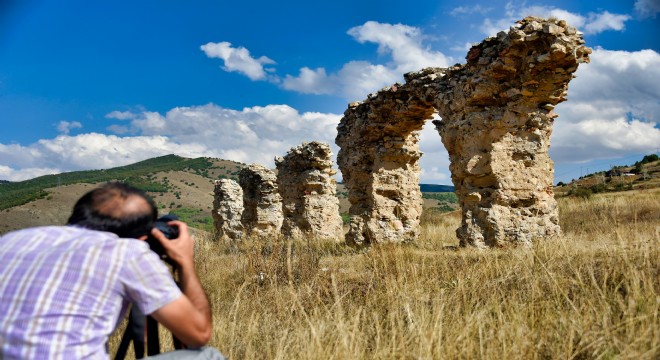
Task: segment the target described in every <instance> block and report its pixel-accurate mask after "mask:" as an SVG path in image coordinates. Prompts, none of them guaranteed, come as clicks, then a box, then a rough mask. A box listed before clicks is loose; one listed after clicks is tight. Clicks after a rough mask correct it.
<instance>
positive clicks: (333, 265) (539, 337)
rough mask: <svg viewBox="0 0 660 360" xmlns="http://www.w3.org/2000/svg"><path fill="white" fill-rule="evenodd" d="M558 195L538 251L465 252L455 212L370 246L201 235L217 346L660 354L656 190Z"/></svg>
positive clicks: (272, 355)
mask: <svg viewBox="0 0 660 360" xmlns="http://www.w3.org/2000/svg"><path fill="white" fill-rule="evenodd" d="M559 203H560V211H561V225H562V228H563V231H564V234H563V236H562V237H560V238H558V239H553V240H547V241H540V242H538V243H537V244H535V245H534V246H532V247H530V248H514V249H495V250H486V251H483V250H482V251H479V250H475V249H464V248H457V247H456V245H457V240H456V237H455V235H454V230H455V228H456V227H457V226H458V223H459V221H460V218H459V217H458V216H457V214H455V213H450V214H445V215H441V214H433V215H432V216H426V217H424V218H423V230H422V231H423V233H422V236H421V239H420V240H419V241H418V242H417V243H416V244H408V245H399V246H374V247H372V248H370V249H368V250H364V249H363V250H358V249H353V248H350V247H346V246H344V245H338V244H333V243H319V242H315V241H314V240H313V239H308V240H304V241H295V242H293V241H287V240H284V239H272V240H271V241H270V242H257V241H246V242H243V243H241V244H239V245H232V244H227V243H214V242H213V241H211V240H210V237H208V236H203V235H199V236H198V237H197V238H198V240H197V245H196V246H197V254H196V256H197V265H198V270H199V273H200V274H201V280H202V283H203V284H204V286H205V288H206V290H207V293H208V295H209V298H210V301H211V303H212V306H213V314H214V324H215V326H214V336H213V340H212V345H213V346H215V347H217V348H218V349H219V350H220V351H221V352H223V353H224V354H225V355H226V356H227V357H228V358H230V359H658V358H660V318H659V310H660V248H659V245H660V240H659V239H660V189H653V190H644V191H629V192H623V193H612V194H598V195H595V196H593V197H592V198H591V199H589V200H584V199H576V198H561V199H560V201H559ZM161 338H164V337H163V336H161ZM117 341H118V336H115V337H114V338H113V341H112V343H111V347H116V344H117ZM168 346H169V345H168V344H165V345H164V347H166V348H167V347H168Z"/></svg>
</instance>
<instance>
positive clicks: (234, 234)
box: [212, 179, 243, 240]
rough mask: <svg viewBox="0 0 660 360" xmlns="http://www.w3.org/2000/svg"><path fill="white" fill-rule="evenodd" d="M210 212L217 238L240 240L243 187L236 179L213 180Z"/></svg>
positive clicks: (241, 235)
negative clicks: (211, 208)
mask: <svg viewBox="0 0 660 360" xmlns="http://www.w3.org/2000/svg"><path fill="white" fill-rule="evenodd" d="M212 214H213V223H214V225H215V229H216V232H217V238H218V240H227V239H228V240H240V239H241V238H242V237H243V224H242V223H241V216H242V214H243V189H241V187H240V186H239V185H238V183H237V182H236V181H234V180H231V179H222V180H216V181H215V189H214V198H213V213H212Z"/></svg>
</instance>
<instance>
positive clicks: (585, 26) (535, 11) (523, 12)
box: [480, 2, 631, 36]
mask: <svg viewBox="0 0 660 360" xmlns="http://www.w3.org/2000/svg"><path fill="white" fill-rule="evenodd" d="M530 15H531V16H539V17H544V18H549V17H555V18H558V19H564V20H566V21H567V22H568V23H569V24H570V25H571V26H574V27H576V28H578V29H579V30H581V31H583V32H584V33H585V34H598V33H601V32H603V31H607V30H615V31H621V30H623V29H624V28H625V22H626V21H628V20H630V19H631V17H630V16H629V15H625V14H612V13H610V12H608V11H603V12H600V13H589V14H587V15H586V16H585V15H582V14H576V13H572V12H570V11H567V10H564V9H559V8H556V7H554V6H523V7H520V8H517V7H516V6H515V5H514V3H512V2H509V3H507V5H506V14H505V16H504V17H502V18H500V19H495V20H493V19H490V18H487V19H485V20H484V21H483V23H482V25H481V27H480V29H481V31H482V32H483V33H484V34H486V35H488V36H494V35H495V34H497V33H498V32H499V31H502V30H507V29H508V28H509V27H510V26H513V24H514V23H515V22H516V21H517V20H520V19H522V18H524V17H525V16H530Z"/></svg>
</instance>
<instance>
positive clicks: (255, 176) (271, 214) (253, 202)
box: [238, 164, 283, 237]
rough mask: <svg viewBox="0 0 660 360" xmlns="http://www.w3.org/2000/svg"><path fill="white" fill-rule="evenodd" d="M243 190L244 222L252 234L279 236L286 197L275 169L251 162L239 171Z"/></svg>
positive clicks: (248, 232)
mask: <svg viewBox="0 0 660 360" xmlns="http://www.w3.org/2000/svg"><path fill="white" fill-rule="evenodd" d="M238 178H239V181H238V182H239V184H240V186H241V188H242V189H243V208H244V209H243V214H242V216H241V223H242V224H243V228H245V231H246V234H247V235H248V236H257V237H265V236H273V235H278V234H279V233H280V230H281V228H282V220H283V217H282V197H281V196H280V194H279V192H278V187H277V178H276V176H275V173H274V172H273V171H272V170H269V169H267V168H265V167H263V166H261V165H259V164H252V165H248V166H247V167H244V168H243V169H241V171H240V172H239V174H238Z"/></svg>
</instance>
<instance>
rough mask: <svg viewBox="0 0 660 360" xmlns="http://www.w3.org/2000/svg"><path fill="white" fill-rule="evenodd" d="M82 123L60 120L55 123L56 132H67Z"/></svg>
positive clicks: (80, 125)
mask: <svg viewBox="0 0 660 360" xmlns="http://www.w3.org/2000/svg"><path fill="white" fill-rule="evenodd" d="M80 128H82V124H81V123H79V122H78V121H65V120H62V121H60V122H59V123H58V124H57V132H59V133H60V134H68V133H69V132H71V130H72V129H80Z"/></svg>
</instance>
